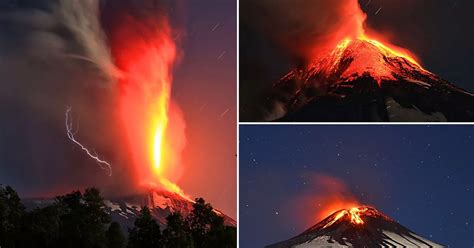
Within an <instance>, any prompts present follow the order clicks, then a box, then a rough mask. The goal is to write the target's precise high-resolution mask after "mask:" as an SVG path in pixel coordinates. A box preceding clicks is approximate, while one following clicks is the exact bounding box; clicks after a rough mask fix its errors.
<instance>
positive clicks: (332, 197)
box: [295, 174, 362, 226]
mask: <svg viewBox="0 0 474 248" xmlns="http://www.w3.org/2000/svg"><path fill="white" fill-rule="evenodd" d="M310 187H311V189H314V191H313V192H308V194H307V195H306V196H303V197H302V198H301V199H298V200H297V202H298V204H296V206H297V207H298V208H299V209H296V210H295V211H296V212H298V213H301V214H302V215H301V216H300V217H301V219H302V220H303V222H304V223H305V225H306V226H310V225H314V224H315V223H317V222H320V221H322V220H323V219H325V218H327V217H328V216H330V215H332V214H334V213H336V212H337V211H340V210H343V209H353V208H356V207H359V206H360V205H362V204H361V203H360V202H359V201H358V200H357V198H356V197H355V196H354V195H353V194H352V193H351V191H350V189H349V187H348V186H347V185H346V184H345V183H344V182H343V181H342V180H340V179H338V178H335V177H332V176H328V175H323V174H316V175H313V176H312V178H311V181H310ZM309 216H311V218H308V217H309Z"/></svg>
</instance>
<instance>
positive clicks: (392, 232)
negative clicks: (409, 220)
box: [268, 206, 442, 248]
mask: <svg viewBox="0 0 474 248" xmlns="http://www.w3.org/2000/svg"><path fill="white" fill-rule="evenodd" d="M268 247H269V248H290V247H442V246H441V245H439V244H436V243H434V242H432V241H429V240H427V239H425V238H422V237H420V236H418V235H417V234H415V233H414V232H412V231H410V230H409V229H407V228H405V227H404V226H402V225H400V224H398V223H397V222H396V221H394V220H393V219H391V218H389V217H387V216H385V215H384V214H383V213H381V212H379V211H378V210H377V209H375V208H373V207H369V206H359V207H353V208H350V209H341V210H339V211H336V212H334V213H333V214H331V215H330V216H328V217H327V218H325V219H324V220H322V221H321V222H319V223H318V224H316V225H314V226H312V227H311V228H309V229H308V230H306V231H304V232H303V233H301V234H300V235H298V236H296V237H294V238H291V239H289V240H286V241H282V242H279V243H277V244H274V245H270V246H268Z"/></svg>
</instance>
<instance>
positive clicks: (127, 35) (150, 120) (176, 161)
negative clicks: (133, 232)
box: [107, 16, 235, 226]
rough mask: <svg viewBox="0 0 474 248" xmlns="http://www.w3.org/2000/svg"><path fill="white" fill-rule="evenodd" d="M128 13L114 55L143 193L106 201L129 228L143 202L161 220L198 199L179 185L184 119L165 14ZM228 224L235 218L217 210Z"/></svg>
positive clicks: (122, 118) (135, 170)
mask: <svg viewBox="0 0 474 248" xmlns="http://www.w3.org/2000/svg"><path fill="white" fill-rule="evenodd" d="M135 18H136V17H132V16H126V17H125V18H123V21H122V23H120V24H119V25H117V28H116V30H115V31H114V32H113V36H112V37H113V39H112V40H113V41H114V42H113V44H114V46H113V55H114V58H115V60H116V63H117V67H118V68H119V69H120V70H121V75H120V78H119V82H118V83H119V89H120V96H119V112H118V114H119V119H120V121H121V124H122V126H123V131H124V141H126V142H127V144H128V149H129V151H130V154H129V157H130V158H131V159H130V160H131V167H132V169H131V171H132V173H133V177H134V182H135V184H136V185H135V186H136V187H137V189H138V192H139V193H138V194H136V195H131V196H122V197H120V198H117V199H112V200H110V201H108V202H107V206H108V207H109V211H110V213H111V215H112V217H114V218H115V219H117V220H118V221H119V222H121V223H123V222H125V223H124V224H125V225H124V226H131V225H132V224H133V220H134V219H135V218H136V217H137V216H138V213H139V211H140V209H141V207H142V206H148V207H149V208H150V210H151V212H152V215H153V216H154V217H155V219H157V220H158V221H159V223H160V224H164V223H165V217H166V216H168V215H169V214H170V213H172V212H180V213H181V214H182V215H183V216H187V215H188V214H189V213H190V211H191V209H192V204H193V203H194V200H193V198H192V197H191V196H188V195H187V194H185V193H184V192H183V190H182V189H181V188H180V187H179V186H178V185H177V184H176V183H175V182H176V181H177V180H179V177H180V176H181V171H182V170H183V165H182V163H181V153H182V150H183V149H184V146H185V143H186V138H185V122H184V118H183V115H182V112H181V110H180V108H179V106H178V105H177V104H176V103H175V102H174V101H173V99H172V97H171V96H172V94H171V90H172V81H173V77H172V71H173V66H174V64H175V62H176V60H177V54H178V52H177V46H176V44H175V40H173V38H172V37H171V36H172V29H171V27H170V25H169V23H168V20H167V19H166V18H165V17H162V18H159V17H156V16H152V17H145V18H143V19H135ZM215 212H216V213H217V214H218V215H220V216H222V217H224V219H225V221H226V223H227V224H229V225H234V226H235V221H234V220H232V219H231V218H230V217H227V216H226V215H224V214H222V213H221V212H219V211H217V210H215Z"/></svg>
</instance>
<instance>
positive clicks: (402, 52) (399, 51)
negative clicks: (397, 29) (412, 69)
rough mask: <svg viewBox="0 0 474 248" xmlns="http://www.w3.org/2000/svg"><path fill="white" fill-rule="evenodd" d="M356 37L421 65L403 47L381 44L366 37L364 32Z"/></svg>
mask: <svg viewBox="0 0 474 248" xmlns="http://www.w3.org/2000/svg"><path fill="white" fill-rule="evenodd" d="M358 39H360V40H364V41H367V42H369V43H371V44H372V45H374V46H376V47H378V48H379V49H380V50H381V51H384V52H386V53H388V54H391V55H392V56H393V55H395V56H397V57H402V58H404V59H406V60H408V61H410V62H411V63H413V64H415V65H417V66H419V67H420V68H421V65H420V64H419V63H418V62H417V61H416V59H415V58H414V55H412V54H411V53H410V52H409V51H407V50H405V49H403V48H399V47H397V46H394V45H391V44H390V43H387V44H383V43H382V42H380V41H377V40H375V39H371V38H369V37H367V36H366V35H365V34H364V35H362V36H360V37H359V38H358Z"/></svg>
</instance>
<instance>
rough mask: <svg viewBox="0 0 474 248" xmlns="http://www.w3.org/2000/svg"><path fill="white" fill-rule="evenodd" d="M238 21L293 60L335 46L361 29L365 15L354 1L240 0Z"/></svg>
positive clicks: (305, 58)
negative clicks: (253, 29) (264, 36)
mask: <svg viewBox="0 0 474 248" xmlns="http://www.w3.org/2000/svg"><path fill="white" fill-rule="evenodd" d="M240 3H241V8H240V9H241V13H243V14H242V16H241V21H242V22H244V23H245V24H246V25H248V26H250V27H254V28H255V29H256V30H258V31H259V32H263V33H264V34H265V35H266V36H267V37H270V38H271V39H272V40H273V41H274V42H276V43H277V44H278V45H280V46H282V47H283V48H285V49H286V51H287V52H288V53H289V55H290V56H291V57H293V58H296V59H304V60H310V59H312V57H313V55H314V54H315V53H318V52H321V51H322V50H325V49H330V48H332V47H334V44H335V43H336V42H338V41H340V40H342V39H343V38H344V37H346V36H348V35H350V36H357V35H358V34H359V33H360V32H362V28H363V25H362V24H363V22H364V19H365V14H364V13H363V12H362V10H361V9H360V7H359V3H358V2H357V0H332V1H327V0H294V1H288V0H260V1H252V0H243V1H241V2H240Z"/></svg>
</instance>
